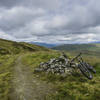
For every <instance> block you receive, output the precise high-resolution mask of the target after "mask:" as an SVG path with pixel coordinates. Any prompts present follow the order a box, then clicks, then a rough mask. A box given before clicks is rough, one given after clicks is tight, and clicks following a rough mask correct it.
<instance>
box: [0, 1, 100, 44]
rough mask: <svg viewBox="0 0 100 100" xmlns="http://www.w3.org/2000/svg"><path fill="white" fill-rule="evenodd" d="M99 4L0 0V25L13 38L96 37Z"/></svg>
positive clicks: (62, 39)
mask: <svg viewBox="0 0 100 100" xmlns="http://www.w3.org/2000/svg"><path fill="white" fill-rule="evenodd" d="M99 6H100V1H99V0H88V1H87V0H81V1H80V0H74V1H73V0H0V29H1V30H2V31H1V32H2V33H3V34H5V33H6V34H5V35H7V36H8V35H9V36H11V38H10V39H12V38H13V39H14V40H16V41H17V40H18V41H21V40H22V41H41V42H43V41H44V42H52V43H54V42H56V43H60V42H61V43H65V42H66V43H72V42H90V41H96V40H98V41H100V40H99V38H98V37H99V36H100V33H99V32H100V20H99V18H100V9H99ZM91 34H92V35H91ZM5 35H3V36H5ZM80 35H81V36H80ZM0 37H2V36H1V35H0Z"/></svg>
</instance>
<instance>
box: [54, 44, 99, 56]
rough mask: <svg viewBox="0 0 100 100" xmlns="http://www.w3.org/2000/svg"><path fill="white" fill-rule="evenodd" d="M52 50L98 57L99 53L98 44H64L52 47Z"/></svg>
mask: <svg viewBox="0 0 100 100" xmlns="http://www.w3.org/2000/svg"><path fill="white" fill-rule="evenodd" d="M53 49H56V50H65V51H68V52H73V53H78V52H83V53H86V54H90V55H91V54H94V55H98V54H99V53H100V44H64V45H60V46H57V47H54V48H53ZM99 56H100V54H99Z"/></svg>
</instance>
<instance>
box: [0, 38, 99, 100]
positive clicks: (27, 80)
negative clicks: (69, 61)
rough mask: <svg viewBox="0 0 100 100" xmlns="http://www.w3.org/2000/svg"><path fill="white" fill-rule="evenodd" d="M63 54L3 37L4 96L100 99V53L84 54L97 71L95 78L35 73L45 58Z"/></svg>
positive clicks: (2, 99) (0, 83)
mask: <svg viewBox="0 0 100 100" xmlns="http://www.w3.org/2000/svg"><path fill="white" fill-rule="evenodd" d="M96 46H98V48H99V45H96ZM94 50H95V49H94ZM67 54H68V56H69V57H71V58H72V57H73V53H69V52H67ZM60 55H61V53H60V52H57V51H56V50H50V49H47V48H44V47H41V46H37V45H34V44H28V43H24V42H23V43H22V42H14V41H8V40H3V39H0V100H29V99H30V100H67V99H68V100H100V99H99V98H100V95H99V94H100V67H99V66H100V56H98V57H97V56H91V57H92V59H91V57H89V56H87V55H86V56H85V57H84V59H85V60H86V61H87V62H89V63H90V64H91V65H93V66H94V67H95V69H96V71H97V73H96V74H94V75H93V76H94V78H93V79H92V80H88V79H87V78H85V77H84V76H83V75H82V74H81V73H75V74H74V75H71V74H70V75H68V76H66V77H62V76H60V75H54V74H51V73H48V74H47V73H44V72H43V73H34V69H35V68H36V67H38V66H39V64H40V63H41V62H47V61H48V60H50V59H51V58H57V57H59V56H60ZM75 55H76V54H75Z"/></svg>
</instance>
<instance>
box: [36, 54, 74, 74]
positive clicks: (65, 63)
mask: <svg viewBox="0 0 100 100" xmlns="http://www.w3.org/2000/svg"><path fill="white" fill-rule="evenodd" d="M75 66H76V63H73V64H71V66H70V60H69V59H68V58H67V57H64V55H62V56H60V57H58V58H52V59H50V60H49V61H48V62H41V63H40V65H39V67H38V68H36V69H35V72H46V73H53V74H70V73H72V71H73V69H74V67H75Z"/></svg>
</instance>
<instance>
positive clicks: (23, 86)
mask: <svg viewBox="0 0 100 100" xmlns="http://www.w3.org/2000/svg"><path fill="white" fill-rule="evenodd" d="M21 58H22V56H20V57H18V59H17V60H16V62H15V66H14V67H15V69H14V79H13V93H12V96H11V99H10V100H44V98H45V96H46V95H47V94H48V93H50V92H52V85H51V84H47V83H45V82H43V81H40V80H38V79H36V78H35V77H33V74H32V72H31V71H30V70H29V68H28V67H27V66H24V65H23V64H22V63H21Z"/></svg>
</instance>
